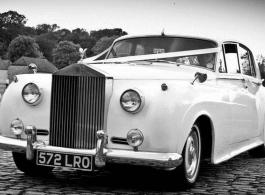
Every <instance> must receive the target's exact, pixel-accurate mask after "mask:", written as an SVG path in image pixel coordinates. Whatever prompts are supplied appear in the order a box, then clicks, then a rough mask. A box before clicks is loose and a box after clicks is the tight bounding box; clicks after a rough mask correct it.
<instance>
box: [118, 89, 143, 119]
mask: <svg viewBox="0 0 265 195" xmlns="http://www.w3.org/2000/svg"><path fill="white" fill-rule="evenodd" d="M120 104H121V107H122V108H123V110H125V111H126V112H130V113H133V114H135V113H138V112H140V111H141V110H142V108H143V106H144V96H143V94H142V93H141V92H140V91H139V90H137V89H129V90H127V91H125V92H124V93H123V94H122V95H121V98H120Z"/></svg>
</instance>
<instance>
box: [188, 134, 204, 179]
mask: <svg viewBox="0 0 265 195" xmlns="http://www.w3.org/2000/svg"><path fill="white" fill-rule="evenodd" d="M185 152H186V154H185V158H186V159H185V167H186V173H187V177H188V178H189V179H191V180H192V179H194V177H195V176H196V173H197V169H198V161H199V158H200V143H199V138H198V135H197V133H196V132H195V131H192V133H191V134H190V135H189V137H188V139H187V143H186V151H185Z"/></svg>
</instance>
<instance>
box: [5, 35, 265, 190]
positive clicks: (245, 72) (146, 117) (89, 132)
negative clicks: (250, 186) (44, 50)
mask: <svg viewBox="0 0 265 195" xmlns="http://www.w3.org/2000/svg"><path fill="white" fill-rule="evenodd" d="M30 68H32V69H35V68H34V66H31V67H30ZM35 72H36V70H35ZM264 105H265V90H264V82H263V80H261V78H260V73H259V69H258V66H257V65H256V64H255V60H254V56H253V54H252V52H251V50H250V49H249V48H248V47H246V46H245V45H244V44H242V43H239V42H237V41H232V40H227V41H220V42H219V41H215V40H211V39H207V38H199V37H186V36H171V35H165V34H161V35H150V36H129V35H127V36H123V37H120V38H118V39H117V40H115V41H114V43H113V44H112V46H111V47H110V48H109V49H107V50H106V51H105V52H103V53H102V54H100V55H98V56H97V57H93V58H92V59H91V58H90V59H81V60H80V61H79V62H78V63H75V64H72V65H69V66H67V67H65V68H63V69H61V70H58V71H57V72H54V73H53V74H39V73H36V74H28V75H26V74H25V75H17V76H15V78H14V81H13V82H12V83H11V84H10V86H9V87H8V89H7V90H6V92H5V94H4V96H3V98H2V101H1V107H0V134H1V135H0V149H2V150H7V151H12V154H13V159H14V162H15V164H16V166H17V168H18V169H19V170H21V171H23V172H25V173H27V174H31V173H43V172H49V171H52V169H53V168H54V167H70V168H72V169H79V170H85V171H95V170H99V169H104V168H106V167H108V166H109V167H110V166H111V165H115V164H116V165H119V164H126V165H129V166H136V167H137V166H138V167H140V166H141V167H153V168H159V169H164V170H167V171H169V173H170V174H174V175H175V176H176V177H179V178H181V181H183V184H185V186H186V187H191V186H192V185H194V183H195V181H196V179H197V176H198V173H199V167H200V162H201V160H202V159H210V160H211V162H212V163H213V164H218V163H221V162H223V161H226V160H228V159H230V158H232V157H234V156H236V155H238V154H240V153H242V152H245V151H249V153H250V154H251V155H252V156H253V157H263V156H265V148H264V118H265V109H264V108H265V106H264ZM176 185H178V184H177V183H176Z"/></svg>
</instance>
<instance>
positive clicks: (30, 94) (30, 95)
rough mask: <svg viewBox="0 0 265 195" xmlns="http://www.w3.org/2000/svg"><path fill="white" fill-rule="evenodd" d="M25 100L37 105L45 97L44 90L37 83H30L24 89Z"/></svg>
mask: <svg viewBox="0 0 265 195" xmlns="http://www.w3.org/2000/svg"><path fill="white" fill-rule="evenodd" d="M22 97H23V100H24V101H25V102H26V103H28V104H29V105H33V106H35V105H37V104H39V103H40V102H41V100H42V98H43V94H42V90H41V89H40V88H39V87H38V86H37V85H36V84H35V83H28V84H27V85H25V86H24V88H23V89H22Z"/></svg>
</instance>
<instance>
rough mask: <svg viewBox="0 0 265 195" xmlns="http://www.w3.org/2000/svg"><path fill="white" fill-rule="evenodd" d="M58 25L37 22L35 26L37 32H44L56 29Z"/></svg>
mask: <svg viewBox="0 0 265 195" xmlns="http://www.w3.org/2000/svg"><path fill="white" fill-rule="evenodd" d="M59 28H60V27H59V26H58V25H57V24H52V25H50V24H38V25H37V27H36V31H37V34H38V35H40V34H44V33H49V32H54V31H55V30H56V29H59Z"/></svg>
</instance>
